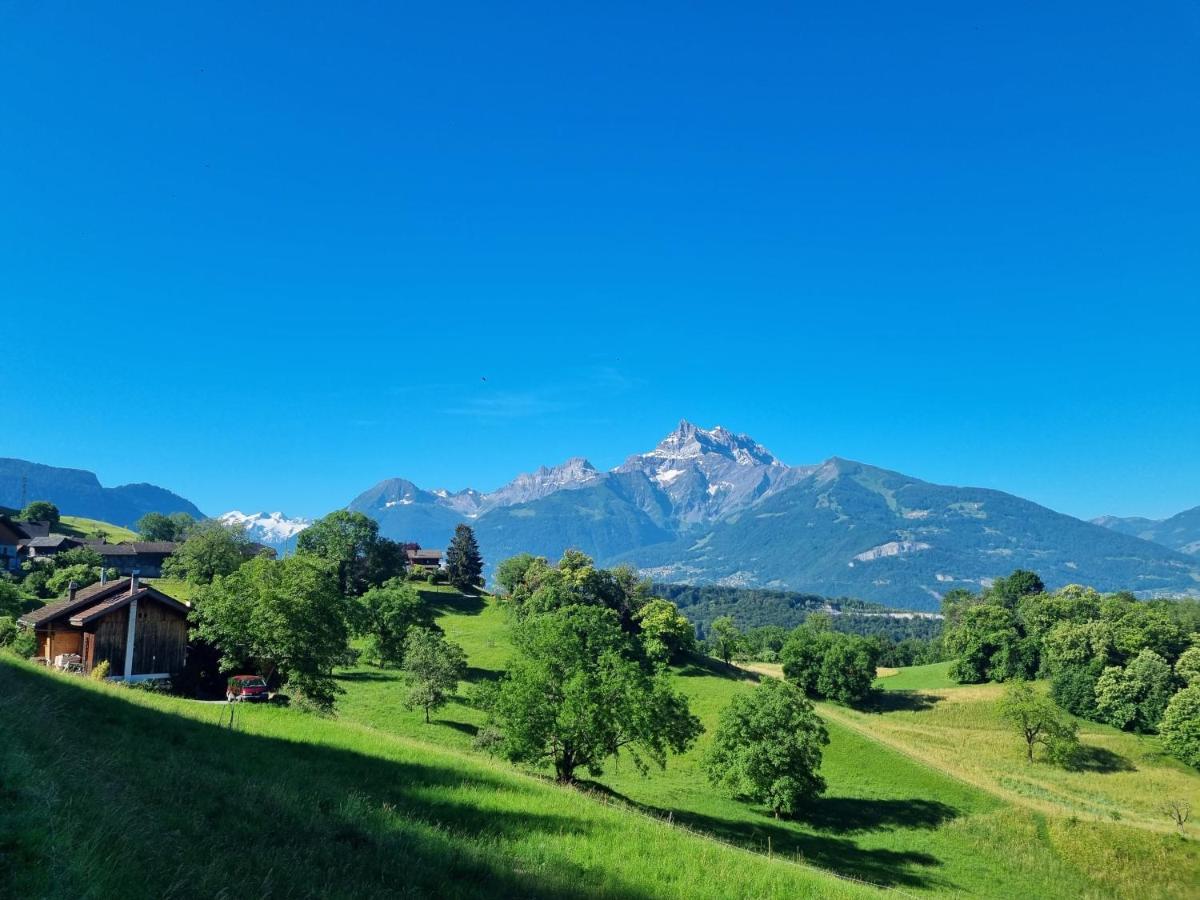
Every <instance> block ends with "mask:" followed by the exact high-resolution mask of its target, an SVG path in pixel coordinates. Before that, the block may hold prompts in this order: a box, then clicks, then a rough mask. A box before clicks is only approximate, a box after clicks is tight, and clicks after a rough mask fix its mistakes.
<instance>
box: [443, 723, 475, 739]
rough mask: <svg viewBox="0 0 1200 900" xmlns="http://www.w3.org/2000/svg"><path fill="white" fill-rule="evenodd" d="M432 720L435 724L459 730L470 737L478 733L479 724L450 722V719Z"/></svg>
mask: <svg viewBox="0 0 1200 900" xmlns="http://www.w3.org/2000/svg"><path fill="white" fill-rule="evenodd" d="M433 721H434V723H435V724H437V725H445V726H446V727H447V728H453V729H454V730H455V731H461V732H462V733H463V734H465V735H469V736H470V737H475V735H477V734H479V726H478V725H472V724H471V723H470V722H452V721H451V720H450V719H434V720H433Z"/></svg>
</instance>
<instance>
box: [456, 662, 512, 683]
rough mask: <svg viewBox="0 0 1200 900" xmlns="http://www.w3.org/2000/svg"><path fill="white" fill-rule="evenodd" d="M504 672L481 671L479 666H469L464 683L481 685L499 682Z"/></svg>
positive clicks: (497, 670) (498, 670)
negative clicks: (483, 682)
mask: <svg viewBox="0 0 1200 900" xmlns="http://www.w3.org/2000/svg"><path fill="white" fill-rule="evenodd" d="M503 675H504V672H503V671H501V670H500V669H481V668H479V667H478V666H467V673H466V674H465V675H464V676H463V681H466V682H469V683H470V684H479V683H480V682H481V681H499V680H500V678H501V676H503Z"/></svg>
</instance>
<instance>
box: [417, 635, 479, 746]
mask: <svg viewBox="0 0 1200 900" xmlns="http://www.w3.org/2000/svg"><path fill="white" fill-rule="evenodd" d="M404 671H405V672H406V673H408V677H409V681H410V687H409V691H408V696H407V697H406V698H405V700H404V705H405V706H406V707H407V708H408V709H424V710H425V724H427V725H428V724H429V713H430V711H431V710H434V709H441V708H442V707H443V706H445V705H446V704H447V703H449V702H450V698H451V697H453V696H454V694H455V692H456V691H457V690H458V683H459V681H461V680H462V678H463V676H464V675H466V672H467V655H466V654H465V653H463V649H462V647H460V646H458V644H452V643H450V641H448V640H446V637H445V635H443V634H440V633H439V632H436V631H434V630H432V629H430V628H410V629H409V632H408V637H407V638H406V639H405V641H404Z"/></svg>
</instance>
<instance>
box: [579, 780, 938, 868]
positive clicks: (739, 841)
mask: <svg viewBox="0 0 1200 900" xmlns="http://www.w3.org/2000/svg"><path fill="white" fill-rule="evenodd" d="M580 787H581V788H583V789H584V790H587V791H589V792H590V793H593V794H595V795H598V796H600V797H602V798H604V799H605V800H606V801H615V802H617V803H619V804H621V805H623V806H628V807H629V808H631V809H635V810H637V811H639V812H642V813H646V814H649V815H652V816H655V817H657V818H660V819H669V820H670V821H672V822H674V823H675V824H678V825H682V826H684V827H685V828H689V829H691V830H693V831H699V832H703V833H705V834H710V835H712V836H713V837H716V838H719V839H720V840H722V841H725V842H726V843H729V844H735V845H737V846H740V847H744V848H746V849H748V850H753V851H757V852H760V853H768V852H769V853H771V854H772V855H774V856H783V857H792V858H794V859H796V860H797V861H803V862H806V863H809V864H811V865H815V866H819V867H821V868H823V869H829V870H831V871H833V872H837V873H838V874H839V875H848V876H851V877H854V878H858V879H861V880H863V881H868V882H871V883H872V884H875V885H879V886H882V887H889V888H900V887H911V888H924V889H931V888H943V889H947V888H949V889H953V886H952V885H949V884H947V883H946V881H945V879H941V878H937V877H935V876H934V874H933V872H932V870H934V869H936V868H938V867H939V866H941V865H942V863H941V860H939V859H938V858H937V857H936V856H933V855H932V854H929V853H923V852H920V851H916V850H889V849H885V848H866V847H860V846H859V845H858V844H857V843H855V842H854V841H853V840H850V839H849V838H846V837H836V836H832V835H822V834H810V833H807V832H804V831H799V830H797V829H795V828H791V827H789V826H788V825H787V824H784V823H783V822H778V821H777V820H774V819H771V818H768V817H767V816H766V814H765V813H764V816H763V819H762V821H761V822H757V823H747V822H744V821H736V820H731V819H724V818H722V817H720V816H712V815H706V814H704V813H698V812H693V811H691V810H678V809H671V810H668V809H664V808H661V807H657V806H652V805H649V804H645V803H638V802H637V801H635V800H631V799H630V798H629V797H627V796H625V795H624V794H622V793H620V792H618V791H615V790H613V789H612V788H610V787H608V786H607V785H604V784H600V783H598V782H594V781H585V782H581V783H580ZM865 802H869V801H864V803H865ZM885 802H886V801H885ZM895 802H901V801H895ZM890 815H891V817H893V818H896V817H898V816H899V812H898V811H895V810H893V811H891V813H890ZM865 817H866V814H865V813H864V812H862V811H860V818H865ZM887 817H888V814H887V813H883V814H876V816H875V818H877V819H879V818H887ZM797 822H799V823H801V824H807V820H805V819H804V818H800V817H798V818H797ZM930 827H933V826H930Z"/></svg>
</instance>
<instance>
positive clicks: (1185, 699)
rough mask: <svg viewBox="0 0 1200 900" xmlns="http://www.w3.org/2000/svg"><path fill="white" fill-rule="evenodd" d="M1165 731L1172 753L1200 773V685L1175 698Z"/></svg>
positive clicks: (1165, 742)
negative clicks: (1199, 770)
mask: <svg viewBox="0 0 1200 900" xmlns="http://www.w3.org/2000/svg"><path fill="white" fill-rule="evenodd" d="M1161 731H1162V743H1163V746H1164V747H1165V748H1166V749H1167V752H1168V753H1170V754H1171V755H1172V756H1174V757H1175V758H1176V759H1179V760H1181V761H1182V762H1185V763H1187V764H1188V765H1189V766H1192V767H1193V768H1196V769H1200V684H1196V683H1193V684H1192V685H1190V686H1189V687H1186V688H1184V689H1183V690H1182V691H1180V692H1179V693H1177V694H1176V695H1175V696H1174V697H1172V698H1171V702H1170V703H1169V704H1167V711H1166V713H1164V714H1163V719H1162V726H1161Z"/></svg>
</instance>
